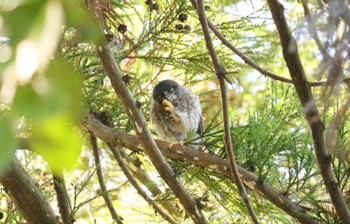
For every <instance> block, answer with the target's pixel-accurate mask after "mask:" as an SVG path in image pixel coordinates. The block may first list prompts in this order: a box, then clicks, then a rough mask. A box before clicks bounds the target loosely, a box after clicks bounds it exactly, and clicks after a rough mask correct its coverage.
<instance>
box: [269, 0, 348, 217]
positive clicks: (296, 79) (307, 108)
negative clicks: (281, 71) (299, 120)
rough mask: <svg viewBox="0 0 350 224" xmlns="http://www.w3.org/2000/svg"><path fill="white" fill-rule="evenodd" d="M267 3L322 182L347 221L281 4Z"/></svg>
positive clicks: (340, 194) (271, 1) (340, 214)
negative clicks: (307, 127)
mask: <svg viewBox="0 0 350 224" xmlns="http://www.w3.org/2000/svg"><path fill="white" fill-rule="evenodd" d="M267 2H268V4H269V7H270V11H271V14H272V17H273V20H274V22H275V24H276V27H277V30H278V33H279V36H280V41H281V45H282V50H283V57H284V60H285V61H286V63H287V67H288V69H289V73H290V75H291V77H292V80H293V83H294V87H295V89H296V92H297V94H298V97H299V100H300V102H301V104H302V106H303V110H304V113H305V115H306V120H307V121H308V123H309V126H310V128H311V133H312V138H313V141H314V147H315V152H316V157H317V161H318V165H319V167H320V170H321V174H322V178H323V181H324V183H325V186H326V188H327V190H328V193H329V195H330V197H331V200H332V202H333V205H334V207H335V210H336V212H337V214H338V216H339V218H340V220H341V221H342V222H343V223H350V212H349V209H348V207H347V204H346V203H345V200H344V197H343V195H342V192H341V191H340V189H339V186H338V181H337V179H336V177H335V176H334V173H333V170H332V166H331V161H332V158H331V156H330V155H329V153H328V150H327V148H326V144H325V141H324V136H323V131H324V125H323V123H322V121H321V115H320V114H319V112H318V110H317V107H316V104H315V101H314V99H313V96H312V93H311V89H310V84H309V83H308V81H307V80H306V76H305V73H304V68H303V65H302V63H301V61H300V57H299V53H298V47H297V44H296V41H295V39H294V38H293V36H292V35H291V32H290V30H289V28H288V25H287V22H286V18H285V16H284V7H283V5H282V4H281V3H279V2H278V0H268V1H267Z"/></svg>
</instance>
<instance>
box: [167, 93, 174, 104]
mask: <svg viewBox="0 0 350 224" xmlns="http://www.w3.org/2000/svg"><path fill="white" fill-rule="evenodd" d="M173 98H174V94H173V93H165V99H167V100H168V101H170V102H171V100H172V99H173Z"/></svg>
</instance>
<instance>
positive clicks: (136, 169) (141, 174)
mask: <svg viewBox="0 0 350 224" xmlns="http://www.w3.org/2000/svg"><path fill="white" fill-rule="evenodd" d="M119 153H120V155H121V156H122V157H123V159H124V160H125V162H126V165H127V166H128V168H129V170H130V171H131V172H132V174H133V176H134V177H135V178H136V179H137V180H138V181H139V182H141V183H142V184H143V185H144V186H146V187H147V189H148V190H149V191H150V192H151V194H152V196H153V198H155V197H158V196H160V195H162V194H164V193H163V191H162V190H161V189H160V188H159V187H158V184H157V183H156V182H154V181H153V180H152V179H151V178H150V177H149V175H147V173H145V171H144V170H143V169H142V168H141V164H142V163H141V161H139V160H134V159H132V158H131V157H130V156H128V155H127V154H126V153H125V151H124V150H123V149H122V148H120V149H119ZM158 202H159V204H160V205H162V207H163V208H164V209H166V210H167V211H168V212H169V213H170V214H171V215H172V216H173V217H174V218H175V219H176V220H179V219H180V218H182V213H181V211H180V209H179V207H176V206H175V205H174V201H171V200H158Z"/></svg>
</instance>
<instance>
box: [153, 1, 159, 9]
mask: <svg viewBox="0 0 350 224" xmlns="http://www.w3.org/2000/svg"><path fill="white" fill-rule="evenodd" d="M152 9H154V10H158V9H159V4H158V3H157V2H155V3H153V4H152Z"/></svg>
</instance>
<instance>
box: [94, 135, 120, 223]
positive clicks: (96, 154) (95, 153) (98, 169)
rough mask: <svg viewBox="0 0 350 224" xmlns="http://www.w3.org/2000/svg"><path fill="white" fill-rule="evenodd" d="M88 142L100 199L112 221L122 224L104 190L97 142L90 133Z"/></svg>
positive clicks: (106, 191)
mask: <svg viewBox="0 0 350 224" xmlns="http://www.w3.org/2000/svg"><path fill="white" fill-rule="evenodd" d="M90 142H91V147H92V151H93V153H94V158H95V166H96V173H97V177H98V183H99V184H100V188H101V191H102V197H103V199H104V201H105V203H106V205H107V208H108V210H109V213H111V216H112V219H113V220H114V221H116V222H117V223H118V224H123V222H122V220H121V218H120V217H119V215H118V214H117V212H116V210H115V208H114V206H113V203H112V201H111V199H110V198H109V194H108V190H107V188H106V185H105V181H104V177H103V174H102V169H101V162H100V156H99V153H98V146H97V140H96V137H95V136H94V135H93V134H92V133H90Z"/></svg>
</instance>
